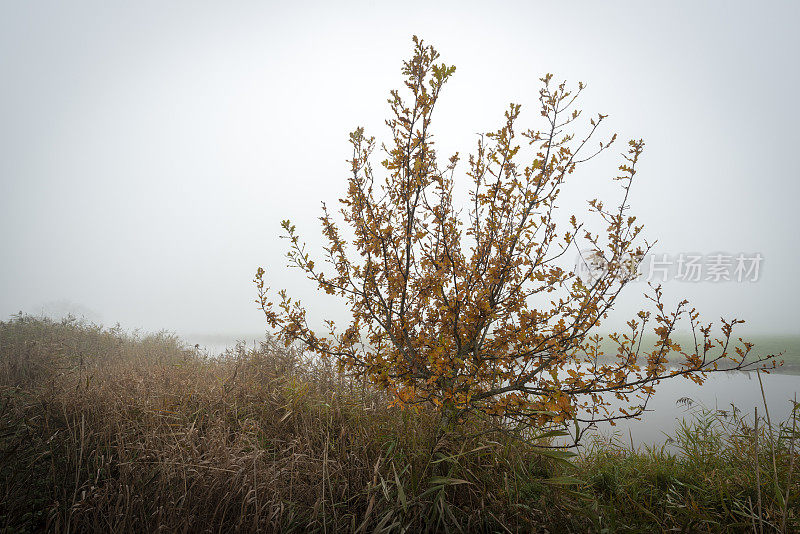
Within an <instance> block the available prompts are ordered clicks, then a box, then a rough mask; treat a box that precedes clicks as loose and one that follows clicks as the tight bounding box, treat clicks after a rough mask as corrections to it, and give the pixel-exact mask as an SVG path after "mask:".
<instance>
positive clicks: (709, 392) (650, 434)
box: [587, 371, 800, 447]
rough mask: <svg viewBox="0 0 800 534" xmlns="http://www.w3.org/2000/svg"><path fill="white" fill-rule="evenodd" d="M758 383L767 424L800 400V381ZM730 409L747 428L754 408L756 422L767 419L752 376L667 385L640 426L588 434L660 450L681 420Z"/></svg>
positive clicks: (779, 377) (778, 377)
mask: <svg viewBox="0 0 800 534" xmlns="http://www.w3.org/2000/svg"><path fill="white" fill-rule="evenodd" d="M761 381H762V382H763V384H764V393H765V396H766V400H767V407H768V408H769V415H770V418H771V420H772V424H773V425H777V424H778V423H779V422H780V421H785V420H788V419H789V417H790V416H791V409H792V402H791V400H792V399H794V397H795V395H797V398H798V399H800V376H799V375H791V374H779V373H775V372H772V373H770V374H764V373H761ZM684 398H689V399H691V403H686V402H678V401H679V399H684ZM687 404H691V405H690V406H688V405H687ZM731 405H734V406H736V408H737V409H739V410H741V413H742V414H743V415H748V416H749V417H748V419H749V421H750V424H752V421H753V411H754V409H755V408H756V407H758V414H759V419H761V418H762V417H765V416H766V412H765V410H764V402H763V399H762V395H761V388H760V387H759V383H758V377H757V376H756V373H753V372H751V373H743V372H735V371H732V372H720V373H712V374H709V375H708V377H707V379H706V381H705V382H704V383H703V385H702V386H700V385H697V384H695V383H694V382H692V381H691V380H687V379H685V378H682V377H678V378H673V379H670V380H666V381H664V382H661V383H660V384H659V385H658V386H657V387H656V393H655V394H654V395H653V397H652V398H651V399H650V401H649V402H648V404H647V409H648V411H647V412H646V413H645V414H643V416H642V418H641V420H638V421H636V420H622V421H619V422H617V424H616V426H611V425H610V424H608V423H604V424H602V425H599V426H598V428H597V429H596V430H594V431H593V433H594V434H595V435H599V436H602V437H603V438H605V439H612V440H615V441H617V442H619V443H620V444H622V445H628V446H629V445H630V443H631V441H633V444H634V446H636V447H638V446H641V445H644V444H649V445H661V444H664V443H666V442H667V441H668V439H667V436H669V435H674V433H675V430H676V429H677V428H678V426H679V423H680V421H681V420H682V419H686V420H687V421H688V420H691V419H692V418H693V417H694V414H695V413H697V412H698V411H700V410H702V409H706V410H727V411H728V412H730V411H731V410H732V408H731ZM799 423H800V422H799ZM798 426H800V424H799V425H798ZM590 432H591V431H590ZM587 434H588V433H587Z"/></svg>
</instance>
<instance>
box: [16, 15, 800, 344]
mask: <svg viewBox="0 0 800 534" xmlns="http://www.w3.org/2000/svg"><path fill="white" fill-rule="evenodd" d="M114 4H115V3H109V2H94V3H90V2H70V3H56V2H35V3H34V2H3V3H2V7H0V72H2V76H3V80H2V84H0V254H1V256H0V258H2V262H0V319H6V318H8V317H9V315H10V314H12V313H16V312H18V311H20V310H23V311H28V312H34V313H35V312H38V311H40V310H41V309H42V308H43V307H44V308H47V307H50V308H52V307H53V306H54V305H53V304H52V303H53V302H56V303H62V304H63V303H67V304H66V307H69V305H74V306H75V308H76V309H79V310H87V313H88V314H89V315H91V314H94V317H93V318H95V319H98V320H102V321H104V322H106V323H109V324H113V323H115V322H118V321H119V322H121V323H122V324H123V325H124V326H127V327H143V328H145V329H148V330H157V329H162V328H165V329H170V330H175V331H178V332H181V333H201V332H202V333H209V334H220V333H231V334H240V333H250V332H259V331H262V330H263V323H264V322H263V320H262V317H261V315H260V314H259V311H258V310H257V308H256V306H255V304H254V302H253V300H254V298H255V290H254V286H253V284H252V278H253V274H254V272H255V270H256V268H257V267H258V266H259V265H261V266H264V267H265V268H266V269H267V273H268V280H269V282H270V283H271V284H272V286H273V287H274V288H281V287H288V288H290V289H291V291H292V293H294V294H296V295H299V296H300V297H301V298H302V299H303V300H304V302H305V303H306V304H307V305H308V307H309V309H310V312H311V313H312V315H314V316H315V317H316V318H318V319H319V320H321V319H324V318H327V317H328V316H329V315H333V316H334V317H341V313H342V312H341V307H340V306H338V305H337V303H336V302H335V301H333V300H330V298H329V297H324V296H321V295H319V294H318V293H316V291H314V290H313V288H312V287H311V286H310V285H309V284H310V283H306V282H305V281H304V278H303V277H302V276H301V275H300V273H299V272H298V271H297V270H288V269H286V268H284V266H285V264H286V260H285V259H284V257H283V254H284V252H285V242H284V241H282V240H280V239H279V235H280V233H281V232H280V228H279V222H280V221H281V220H282V219H287V218H288V219H291V220H292V221H293V222H294V223H295V224H296V225H297V227H298V230H299V231H300V232H301V234H302V235H303V236H304V237H305V238H307V240H308V241H309V242H310V244H311V245H312V246H315V245H318V244H319V242H320V241H319V238H318V236H319V224H318V221H317V217H318V216H319V214H320V202H321V201H327V202H328V204H329V205H334V204H335V201H336V199H337V198H339V197H341V196H343V194H344V191H345V189H344V188H345V180H346V177H347V169H348V166H347V164H346V162H345V160H346V159H347V158H348V157H349V156H350V153H349V151H348V143H347V135H348V133H349V132H350V131H351V130H352V129H354V128H355V127H356V126H359V125H364V126H365V127H366V128H367V132H368V133H369V134H371V135H375V136H376V137H377V138H378V139H379V140H381V139H387V138H388V135H387V134H388V132H387V128H386V127H385V126H384V125H383V121H384V119H385V118H386V116H387V112H388V106H387V104H386V98H387V96H388V91H389V90H390V89H393V88H399V86H400V85H401V75H400V67H401V64H402V61H403V60H404V59H406V58H408V56H409V54H410V51H411V36H412V35H413V34H417V35H419V36H420V37H422V38H424V39H425V40H426V41H427V42H429V43H431V44H433V45H435V46H436V48H437V49H438V50H439V51H440V53H441V54H442V60H443V61H445V62H447V63H450V64H455V65H456V66H457V71H456V74H455V76H454V78H453V80H452V81H451V82H450V83H448V85H447V86H446V87H445V90H444V91H443V94H442V97H441V102H440V107H439V108H438V109H437V112H436V117H435V119H434V134H435V135H436V139H437V141H438V143H439V145H438V151H439V154H440V155H442V156H446V155H449V154H450V153H452V152H454V151H459V152H460V153H461V154H462V156H466V154H468V153H469V152H470V151H473V150H474V148H475V141H476V134H477V133H478V132H486V131H490V130H494V129H497V128H498V127H499V126H500V125H501V122H502V114H503V111H504V110H505V108H506V107H507V105H508V103H509V102H512V101H514V102H519V103H520V104H522V106H523V107H522V109H523V113H522V116H521V118H520V126H521V127H523V128H524V127H527V126H529V125H530V126H532V127H533V126H535V125H536V124H540V123H537V122H536V121H537V117H538V111H537V107H536V104H537V100H536V97H537V92H538V89H539V87H540V85H539V82H538V79H539V78H540V77H541V76H542V75H543V74H545V73H547V72H552V73H554V74H555V77H556V78H557V79H567V80H571V81H574V82H577V81H578V80H583V81H585V82H587V83H588V89H587V90H586V92H585V97H584V98H583V103H582V107H583V108H584V109H585V110H586V112H587V113H588V114H594V113H597V112H602V113H608V114H609V115H610V117H609V119H608V122H607V124H608V125H609V127H608V130H607V131H606V133H611V132H612V131H615V132H618V133H619V134H620V136H621V137H622V138H623V139H628V138H633V137H636V138H639V137H642V138H644V139H645V141H646V143H647V146H646V150H645V154H644V156H643V159H642V161H641V165H640V167H639V174H638V175H637V178H638V179H639V182H638V183H636V184H635V186H634V190H633V192H632V196H631V199H630V203H631V206H632V210H633V213H635V214H636V215H637V216H638V217H639V219H640V220H641V221H642V222H643V223H644V224H645V227H646V228H645V233H646V235H647V236H648V237H649V238H651V239H658V245H657V246H656V251H660V252H664V253H669V254H673V255H676V254H679V253H682V252H683V253H703V254H710V253H714V252H727V253H731V254H736V253H739V252H746V253H760V254H761V255H762V256H763V258H764V260H763V263H762V265H761V269H762V270H761V276H760V279H759V280H758V281H757V282H755V283H732V282H731V283H717V284H715V283H710V282H702V283H679V282H670V283H669V284H667V295H668V297H669V298H670V299H678V298H679V297H680V298H683V297H684V296H685V297H688V298H689V299H690V300H691V301H692V303H693V304H694V305H696V306H697V308H698V309H699V310H700V311H701V312H703V313H704V316H705V317H706V318H707V319H709V320H716V319H717V318H718V317H719V316H720V315H724V316H726V317H731V316H736V317H739V318H743V319H746V320H747V321H748V323H749V324H750V326H751V328H752V329H754V330H756V331H763V332H784V333H798V327H797V324H798V319H800V317H799V316H798V312H797V311H796V310H797V306H796V299H797V297H798V296H800V282H799V281H798V267H800V253H798V248H797V242H798V240H797V232H798V228H797V223H798V210H797V207H796V203H797V201H798V193H800V185H798V178H799V177H798V171H797V162H796V159H795V154H796V153H797V147H798V141H800V139H799V137H800V136H798V121H799V120H800V107H799V106H798V103H797V97H796V92H797V88H798V81H800V75H799V73H800V69H799V68H798V65H799V64H800V61H798V57H797V56H798V51H800V37H798V33H797V32H796V28H795V25H796V23H797V20H798V15H800V9H798V7H797V5H798V4H796V3H793V2H759V3H756V2H662V3H660V5H658V6H657V5H655V4H654V3H641V2H626V3H621V2H610V3H606V2H604V3H599V2H585V3H580V4H577V3H575V4H573V3H570V5H569V6H566V5H564V6H554V5H553V3H552V2H549V3H544V2H519V3H497V4H489V3H486V2H481V3H478V2H475V3H469V2H452V3H438V2H437V3H435V4H436V5H431V4H433V2H430V3H429V2H420V3H409V2H394V3H380V2H364V3H358V4H356V3H350V4H344V3H339V2H319V3H301V2H279V3H278V2H276V3H272V4H270V3H266V2H252V3H246V2H224V3H223V2H220V3H216V4H212V3H205V2H202V3H201V2H130V3H124V4H123V3H119V4H117V5H114ZM623 148H624V146H623V144H622V143H620V144H618V145H617V146H616V147H615V149H614V151H613V153H612V154H609V155H608V157H606V156H604V159H602V160H600V161H598V162H596V164H595V163H594V162H593V166H592V167H591V169H592V170H593V173H594V174H595V175H592V176H586V177H584V178H582V180H584V181H582V182H580V188H579V190H578V191H575V192H573V193H572V196H568V197H567V198H568V199H574V200H575V201H576V202H578V203H579V204H580V203H581V202H583V201H584V200H585V199H587V198H594V197H596V196H602V197H604V198H610V199H611V200H613V199H614V198H615V197H614V195H616V192H617V189H616V185H615V184H611V183H610V178H611V177H612V176H614V175H615V174H616V166H617V165H618V164H619V159H618V158H617V157H616V155H617V154H618V153H619V152H620V150H622V149H623ZM465 167H466V166H465V165H464V164H462V165H461V166H460V167H459V169H460V170H461V171H462V174H461V175H460V176H461V177H462V178H464V177H465V175H464V174H463V171H464V170H465ZM457 176H458V175H457ZM462 183H463V182H462ZM580 208H581V205H576V209H580ZM312 250H318V249H316V248H312ZM642 289H643V287H642V286H641V285H638V286H635V285H634V286H631V287H630V288H629V289H628V291H627V295H626V297H625V299H624V300H623V301H622V302H621V303H620V305H621V308H622V311H627V310H633V309H635V304H637V303H641V301H642V300H641V292H642ZM56 307H58V306H57V305H56ZM62 307H63V306H62ZM315 320H316V319H315Z"/></svg>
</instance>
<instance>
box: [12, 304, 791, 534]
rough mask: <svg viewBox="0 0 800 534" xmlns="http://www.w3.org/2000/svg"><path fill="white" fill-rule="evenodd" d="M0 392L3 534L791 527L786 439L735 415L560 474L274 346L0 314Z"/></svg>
mask: <svg viewBox="0 0 800 534" xmlns="http://www.w3.org/2000/svg"><path fill="white" fill-rule="evenodd" d="M0 396H1V398H0V454H1V455H2V460H0V492H1V493H0V495H2V499H0V530H3V531H6V532H31V531H39V530H42V529H48V530H54V531H113V532H131V531H136V532H140V531H156V530H159V529H162V530H166V531H175V532H217V531H226V532H227V531H243V532H250V531H265V532H291V531H297V532H307V531H318V532H351V531H360V532H401V531H403V529H405V530H406V531H407V532H418V531H426V530H427V531H453V532H457V531H459V530H461V531H464V532H480V531H486V532H506V531H511V532H518V531H521V532H604V531H605V532H641V531H644V530H649V531H653V530H655V531H659V530H662V531H664V530H670V529H677V530H679V531H680V530H683V531H686V532H704V531H709V532H741V531H743V530H746V529H750V530H752V529H753V525H755V527H756V528H759V527H760V526H761V522H762V521H763V527H764V531H767V532H768V531H774V530H775V529H776V528H778V529H779V528H780V526H781V524H782V523H783V522H784V521H785V523H786V525H787V526H786V530H787V531H791V530H792V529H795V528H796V527H797V514H798V500H797V497H796V496H797V495H798V494H800V484H798V482H797V479H798V477H797V476H793V475H792V472H793V471H795V470H796V468H795V467H794V466H793V464H794V462H795V460H796V456H797V455H796V454H795V453H794V450H793V448H792V447H793V446H792V440H791V439H790V437H791V429H790V428H787V427H786V426H785V425H784V426H783V427H780V428H779V427H778V425H777V424H776V422H774V421H773V425H772V426H771V427H770V428H767V427H766V424H765V423H763V422H762V423H761V424H760V427H759V429H758V431H757V432H756V430H755V429H753V428H752V418H751V420H750V421H747V420H745V419H742V418H741V417H739V415H738V414H737V415H735V416H730V415H728V416H723V415H722V414H700V416H699V418H698V419H697V420H695V421H694V422H693V423H689V424H688V426H686V427H685V428H684V429H683V430H682V431H681V432H680V433H679V434H678V435H677V436H675V439H676V440H677V445H678V448H679V449H680V450H681V451H682V452H681V454H677V455H672V454H669V453H667V452H666V451H664V450H649V451H648V450H639V451H632V450H630V449H626V448H624V447H619V446H615V445H611V444H603V443H595V444H593V445H591V446H589V447H587V449H586V450H585V451H584V452H583V453H582V454H581V455H580V456H577V457H574V458H571V459H570V462H569V463H567V462H565V461H564V460H563V459H561V458H556V457H554V455H553V454H543V452H542V450H541V449H540V448H537V447H536V446H535V445H534V444H533V443H531V442H526V441H520V440H518V439H515V438H513V437H511V436H508V435H505V434H497V433H493V432H489V429H488V428H486V427H485V426H483V425H482V424H481V423H480V422H478V421H469V422H467V423H466V424H465V425H464V426H463V427H461V428H459V429H455V430H451V431H449V432H445V433H442V432H441V429H440V426H439V423H440V420H439V418H438V417H437V416H436V414H434V413H431V412H427V411H419V412H416V411H414V412H412V411H408V410H400V409H398V408H396V407H392V406H390V405H389V403H387V402H386V399H385V398H384V397H383V395H382V394H381V393H380V392H379V391H375V390H372V389H370V388H368V387H365V386H364V385H363V384H356V383H352V382H350V381H347V380H344V379H342V378H341V377H339V376H337V375H336V374H335V373H334V372H333V371H332V370H331V369H330V368H327V367H326V366H325V365H323V364H320V363H314V362H312V361H309V360H306V359H304V358H303V357H302V355H300V354H298V353H296V352H293V351H291V350H286V349H284V348H282V347H278V346H275V345H272V344H270V343H265V344H263V345H262V346H261V347H260V348H258V349H249V350H245V349H244V348H240V349H239V350H236V351H231V352H229V353H228V354H227V355H226V356H225V357H223V358H219V359H208V358H205V357H203V356H202V355H201V354H199V353H198V352H196V351H193V350H188V349H186V348H184V347H183V346H182V345H181V342H180V340H179V339H177V338H176V337H174V336H171V335H168V334H158V335H149V336H133V335H130V334H127V333H125V332H122V331H120V330H119V329H111V330H109V329H104V328H101V327H98V326H93V325H87V324H83V323H79V322H76V321H66V322H52V321H49V320H45V319H36V318H31V317H17V318H14V319H13V320H11V321H8V322H4V323H0ZM756 436H758V439H755V437H756ZM756 458H758V464H756V460H755V459H756ZM756 465H758V466H759V469H756ZM790 475H792V476H791V480H789V478H790ZM787 489H789V490H790V491H789V499H788V501H787V500H786V499H785V498H784V495H785V494H786V491H787ZM759 510H760V512H759ZM784 517H785V520H784Z"/></svg>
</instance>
